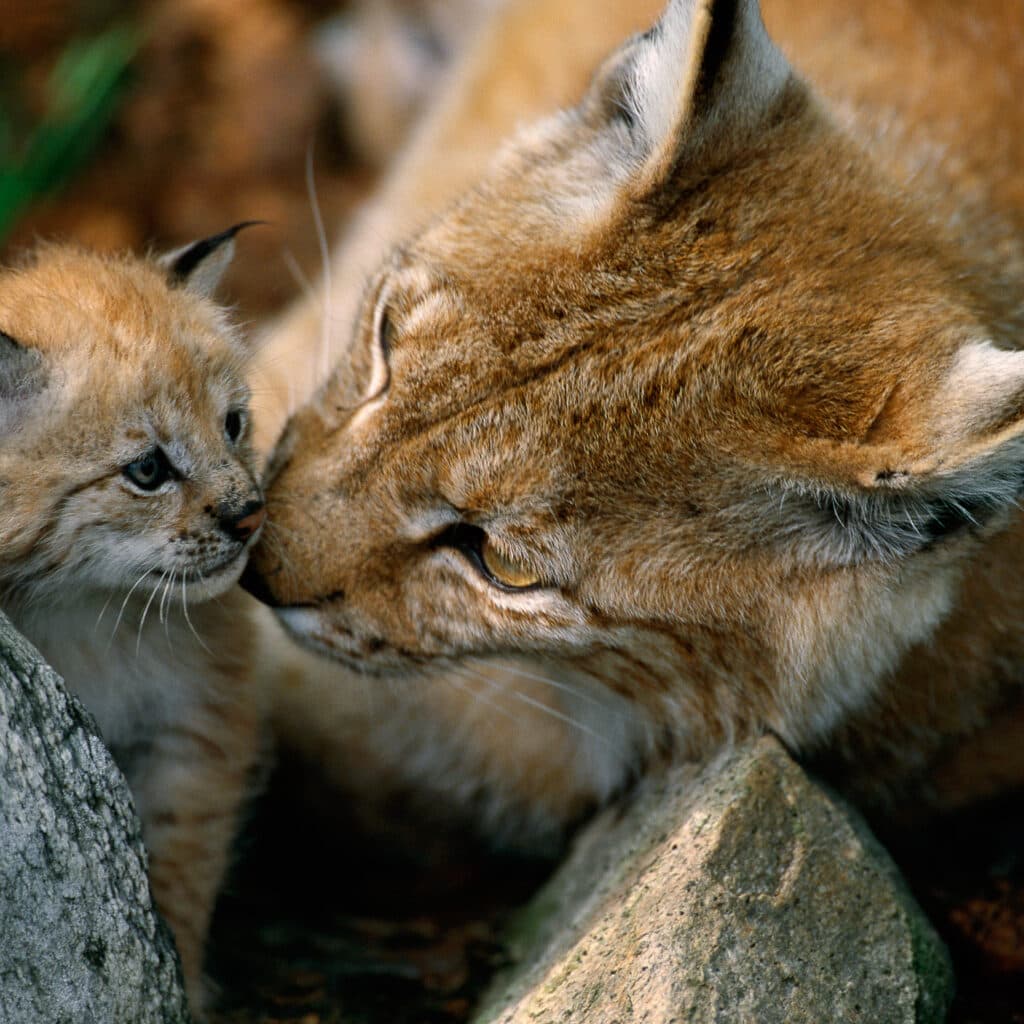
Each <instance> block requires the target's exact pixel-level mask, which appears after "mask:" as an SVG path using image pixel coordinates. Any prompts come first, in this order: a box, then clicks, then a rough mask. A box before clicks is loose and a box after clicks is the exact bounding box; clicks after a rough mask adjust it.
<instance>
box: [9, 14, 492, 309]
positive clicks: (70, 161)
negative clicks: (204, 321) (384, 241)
mask: <svg viewBox="0 0 1024 1024" xmlns="http://www.w3.org/2000/svg"><path fill="white" fill-rule="evenodd" d="M484 7H486V0H447V2H446V0H378V2H376V3H375V2H373V0H362V2H361V3H351V2H350V3H345V2H343V0H245V2H238V0H128V2H125V0H120V2H118V0H4V3H3V13H2V20H0V258H11V257H12V256H13V255H14V254H16V252H17V251H18V250H19V249H21V248H24V247H25V246H27V245H30V244H31V243H32V242H33V240H34V239H36V238H38V237H49V236H60V237H72V238H74V239H77V240H78V241H80V242H81V243H83V244H85V245H89V246H93V247H96V248H100V249H110V248H130V249H135V250H138V249H142V248H145V247H147V246H151V245H152V246H155V247H158V248H171V247H173V246H175V245H178V244H184V243H185V242H187V241H190V240H192V239H195V238H199V237H203V236H205V235H208V234H211V233H213V232H215V231H218V230H220V229H222V228H223V227H226V226H227V225H230V224H233V223H236V222H238V221H243V220H250V219H260V220H265V221H268V222H269V227H268V228H267V229H265V230H261V231H254V232H251V233H249V234H247V235H246V237H245V241H244V245H243V256H244V258H242V259H239V260H238V261H237V263H236V265H235V267H234V268H233V270H232V276H231V277H230V278H229V279H228V281H227V283H226V288H225V295H228V296H230V298H231V299H232V301H234V302H237V303H238V305H239V307H240V309H241V312H242V316H243V318H244V319H255V318H263V317H265V316H266V315H267V314H269V313H272V312H273V311H275V310H277V309H279V308H280V307H281V306H282V305H283V304H284V303H285V302H287V301H288V300H289V299H290V298H291V297H293V296H294V295H295V294H297V292H298V290H299V288H300V283H299V281H300V280H301V278H302V276H304V275H305V276H309V277H315V276H316V274H317V273H318V272H319V267H320V256H319V248H318V244H317V238H316V232H315V230H314V229H313V227H314V222H313V216H312V206H311V197H310V193H309V188H308V185H307V181H306V161H307V157H308V158H310V159H311V161H312V167H313V170H314V173H315V183H316V194H317V198H318V202H319V206H320V207H321V210H322V213H323V217H324V221H325V223H326V225H327V227H328V231H329V232H330V233H331V235H332V236H333V235H334V234H335V233H336V232H337V230H338V229H339V227H340V226H341V225H342V224H343V223H344V221H345V219H346V218H347V216H348V215H349V214H350V212H351V211H352V209H353V208H354V206H355V205H356V204H357V203H358V202H359V201H360V199H362V198H363V197H364V196H365V195H366V194H367V191H368V189H369V188H370V186H371V185H372V183H373V181H374V179H375V177H376V175H377V173H378V172H379V170H380V168H381V167H382V166H383V165H384V164H385V163H386V162H387V159H388V158H389V156H390V155H391V153H392V152H393V151H394V149H395V148H396V147H397V146H398V145H399V144H400V143H401V140H402V138H403V137H404V135H405V133H406V130H407V128H408V125H409V123H410V121H411V119H412V117H413V116H414V114H415V112H416V110H417V108H418V107H419V105H420V104H421V102H422V100H423V97H424V96H425V95H427V94H429V92H430V90H431V88H432V87H433V85H434V83H435V81H436V79H437V77H438V74H439V73H440V71H441V70H442V69H443V67H444V66H445V65H446V63H447V62H448V59H449V57H450V55H451V53H452V51H453V50H454V49H455V48H457V46H458V44H459V42H460V41H461V40H462V38H463V37H464V35H465V34H466V32H467V31H469V30H470V29H471V28H472V25H473V23H474V21H475V19H476V17H477V16H478V13H479V11H480V10H482V9H483V8H484Z"/></svg>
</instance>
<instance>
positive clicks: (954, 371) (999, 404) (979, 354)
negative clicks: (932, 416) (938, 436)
mask: <svg viewBox="0 0 1024 1024" xmlns="http://www.w3.org/2000/svg"><path fill="white" fill-rule="evenodd" d="M936 409H937V411H938V415H939V417H940V419H939V428H940V430H941V432H942V434H943V436H944V438H946V439H948V440H950V441H955V440H961V439H963V440H967V439H971V438H976V437H978V436H979V435H981V434H983V433H984V432H985V431H986V430H988V429H990V428H991V427H992V426H993V425H994V424H999V423H1000V422H1003V421H1009V420H1010V419H1016V418H1019V417H1020V415H1021V413H1022V411H1024V352H1017V351H1015V350H1012V349H1009V350H1008V349H1001V348H996V347H995V345H993V344H992V343H991V342H989V341H980V342H972V343H971V344H969V345H965V346H964V347H963V348H962V349H961V350H960V351H959V352H958V353H957V356H956V359H955V361H954V362H953V365H952V368H951V369H950V371H949V376H948V377H947V379H946V382H945V384H944V385H943V388H942V391H941V393H940V395H939V399H938V401H937V402H936Z"/></svg>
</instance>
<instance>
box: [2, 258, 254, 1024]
mask: <svg viewBox="0 0 1024 1024" xmlns="http://www.w3.org/2000/svg"><path fill="white" fill-rule="evenodd" d="M207 260H208V261H204V264H202V265H200V266H198V267H197V268H196V270H195V271H194V273H193V275H192V277H190V278H189V280H188V281H183V282H180V283H177V284H176V285H172V282H171V280H170V279H169V275H168V272H167V271H166V269H165V268H163V267H161V266H158V265H157V263H156V261H154V260H143V259H136V258H134V257H128V256H126V257H101V256H98V255H94V254H91V253H88V252H85V251H81V250H78V249H75V248H72V247H68V246H50V247H44V248H41V249H40V250H38V251H37V252H36V253H35V254H33V256H32V258H31V259H30V260H29V261H27V262H26V263H25V265H24V266H22V267H19V268H14V269H7V270H4V271H3V272H0V331H3V332H4V334H5V335H7V336H8V337H7V338H6V339H0V418H2V419H3V433H2V436H0V607H2V608H3V609H4V611H5V612H6V613H7V614H8V615H10V616H11V618H12V619H13V621H14V623H15V624H16V625H17V626H18V627H19V628H20V629H22V630H23V631H24V632H25V633H26V634H27V636H28V637H29V638H30V639H31V640H33V642H34V643H35V644H36V645H37V646H38V647H39V648H40V650H41V651H42V653H43V654H44V656H45V657H46V658H47V659H48V660H49V661H50V662H51V663H52V664H53V665H54V666H55V667H56V668H57V669H58V670H59V671H60V672H61V674H62V675H63V676H64V678H65V680H66V681H67V683H68V686H69V688H70V689H71V690H72V692H74V693H75V694H77V696H79V697H80V698H81V699H82V701H83V702H84V703H85V705H86V706H87V707H88V708H89V710H90V711H91V712H92V713H93V714H94V715H95V717H96V719H97V722H98V724H99V727H100V730H101V733H102V735H103V737H104V739H105V740H106V742H107V743H108V744H109V745H110V746H111V748H112V750H113V752H114V754H115V757H116V758H117V760H118V763H119V764H120V766H121V767H122V769H123V770H124V772H125V774H126V776H127V779H128V782H129V785H130V788H131V790H132V794H133V796H134V798H135V802H136V806H137V809H138V811H139V815H140V818H141V821H142V829H143V837H144V840H145V843H146V846H147V849H148V851H149V867H150V879H151V883H152V888H153V895H154V898H155V900H156V903H157V905H158V907H159V908H160V910H161V912H162V913H163V914H164V916H165V917H166V919H167V920H168V922H169V923H170V925H171V927H172V929H173V931H174V935H175V938H176V940H177V944H178V949H179V951H180V953H181V958H182V963H183V966H184V972H185V979H186V983H187V988H188V992H189V997H190V1001H191V1003H192V1005H193V1007H194V1009H195V1010H196V1011H197V1012H198V1011H199V1010H201V1007H202V1004H203V981H202V968H203V948H204V943H205V940H206V933H207V929H208V926H209V922H210V915H211V913H212V910H213V904H214V900H215V897H216V894H217V890H218V888H219V886H220V883H221V880H222V878H223V876H224V872H225V868H226V866H227V860H228V854H229V847H230V843H231V840H232V838H233V836H234V833H235V829H236V827H237V824H238V820H239V812H240V809H241V807H242V804H243V802H244V800H245V798H246V796H247V795H248V793H249V791H250V790H251V788H252V785H253V782H254V778H253V772H254V769H255V768H256V767H257V761H258V755H259V753H260V750H261V748H262V745H263V740H262V733H263V714H264V695H263V692H262V691H263V687H262V684H261V683H260V680H259V672H260V669H261V666H262V661H261V655H260V652H259V646H260V645H261V644H262V643H263V642H264V641H263V638H262V636H261V634H260V632H259V631H258V627H257V621H258V618H259V615H258V611H259V610H258V608H256V607H254V604H253V602H252V601H251V600H250V599H248V598H247V597H246V595H244V594H243V593H241V592H240V591H238V590H229V588H231V587H232V585H233V583H234V581H235V580H236V579H237V577H238V575H239V573H240V572H241V571H242V568H243V567H244V565H245V561H246V557H247V555H248V550H249V541H248V540H245V539H242V538H236V537H232V536H229V535H227V534H226V533H225V532H224V530H223V529H222V528H221V525H220V523H219V521H218V517H223V516H224V515H225V514H227V515H230V514H231V510H236V511H237V510H239V509H244V507H245V505H246V503H247V502H251V501H256V500H259V488H258V486H257V484H256V483H255V480H254V455H253V452H252V449H251V446H250V443H249V439H248V431H247V430H246V429H245V428H244V426H243V434H242V436H240V437H239V438H238V439H237V441H233V440H232V439H231V438H229V437H227V436H226V432H225V417H226V415H227V413H228V412H229V411H230V410H238V411H241V412H244V410H245V408H246V405H247V400H248V390H247V386H246V383H245V378H244V369H245V365H246V363H247V361H248V358H249V353H248V351H247V349H246V347H245V345H244V343H243V341H242V339H241V338H240V337H238V336H236V333H235V331H234V330H233V328H232V327H231V326H230V324H229V322H228V319H227V317H226V315H225V314H224V312H223V311H222V310H221V308H220V307H218V306H216V305H215V304H213V303H212V302H211V301H210V300H209V299H208V298H207V297H206V295H205V294H204V293H205V291H207V290H208V288H209V287H210V285H212V283H213V278H214V277H215V276H216V274H215V271H216V270H217V267H216V265H215V264H217V263H218V262H219V260H220V254H214V255H211V256H210V257H208V258H207ZM211 265H214V266H213V268H212V269H213V271H214V273H213V276H212V277H211V276H210V267H211ZM156 446H159V447H160V449H161V450H162V451H164V452H165V453H166V454H167V456H168V457H169V458H170V460H171V461H172V463H173V464H174V467H175V470H176V474H177V475H176V476H175V478H174V479H172V480H170V481H168V482H167V483H166V484H164V485H163V486H162V487H160V488H158V489H157V490H154V491H153V492H151V493H149V492H146V491H144V490H141V489H140V488H138V487H136V486H133V485H132V484H131V482H130V481H128V480H127V478H126V476H125V473H124V467H125V466H126V465H128V464H130V463H132V462H134V461H135V460H137V459H139V458H140V457H141V456H143V455H144V454H145V453H146V452H149V451H152V450H153V449H154V447H156ZM225 510H227V511H225ZM211 598H218V599H217V600H214V601H211V600H210V599H211ZM203 602H205V603H203Z"/></svg>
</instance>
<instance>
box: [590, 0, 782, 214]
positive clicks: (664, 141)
mask: <svg viewBox="0 0 1024 1024" xmlns="http://www.w3.org/2000/svg"><path fill="white" fill-rule="evenodd" d="M791 77H792V75H791V70H790V67H789V65H788V63H787V62H786V60H785V58H784V57H783V56H782V54H781V53H780V52H779V50H778V49H777V48H776V47H775V45H774V44H773V43H772V41H771V40H770V39H769V38H768V34H767V32H766V31H765V28H764V24H763V23H762V21H761V13H760V10H759V7H758V3H757V0H670V3H669V5H668V8H667V9H666V11H665V13H664V15H663V16H662V18H661V21H659V22H658V24H657V25H655V26H654V28H652V29H651V30H650V31H649V32H647V33H645V34H644V35H642V36H638V37H636V38H635V39H633V40H631V41H630V42H629V43H627V44H626V46H625V47H623V48H622V50H620V51H619V53H618V54H616V55H615V56H614V57H613V58H611V59H610V60H609V61H608V62H607V63H606V65H605V66H604V68H602V69H601V71H600V72H599V73H598V76H597V79H596V81H595V82H594V85H593V86H592V93H591V96H590V97H589V100H588V101H586V102H589V103H590V104H591V105H594V104H596V105H597V106H598V107H599V108H601V109H603V110H604V111H605V112H606V113H607V114H608V115H610V116H611V117H613V118H615V119H616V120H618V121H619V122H620V123H621V122H624V123H625V124H626V126H627V127H628V129H629V138H630V142H629V145H630V147H631V149H632V152H631V153H630V154H628V157H629V164H630V176H629V177H630V186H631V187H632V189H633V190H635V191H636V192H637V193H638V194H641V195H642V194H644V193H646V192H649V191H650V190H652V189H654V188H656V187H657V186H658V185H660V184H662V183H663V182H664V181H665V180H667V179H668V177H669V176H670V175H671V173H672V171H673V170H674V169H675V168H676V166H677V165H679V164H680V163H681V162H682V161H684V160H691V159H695V158H696V157H697V156H699V155H703V154H704V153H705V152H706V151H708V150H712V149H715V148H724V149H727V148H728V147H729V146H731V145H736V144H740V143H742V141H743V140H744V139H747V138H749V137H750V136H751V135H752V134H753V133H755V132H756V131H757V129H758V127H759V126H760V125H761V124H763V123H764V121H765V120H766V118H767V117H768V116H769V115H770V112H771V110H772V108H773V107H774V106H775V104H776V103H777V102H778V101H779V99H780V98H781V96H782V94H783V92H784V90H785V88H786V86H787V84H788V83H789V82H790V80H791Z"/></svg>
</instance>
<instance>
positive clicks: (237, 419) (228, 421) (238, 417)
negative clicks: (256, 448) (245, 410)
mask: <svg viewBox="0 0 1024 1024" xmlns="http://www.w3.org/2000/svg"><path fill="white" fill-rule="evenodd" d="M244 427H245V416H244V415H243V414H242V411H241V410H240V409H232V410H231V411H230V412H229V413H228V414H227V416H225V417H224V435H225V436H226V437H227V439H228V440H229V441H230V442H231V443H232V444H235V443H236V442H237V441H238V439H239V438H240V437H241V436H242V429H243V428H244Z"/></svg>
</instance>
